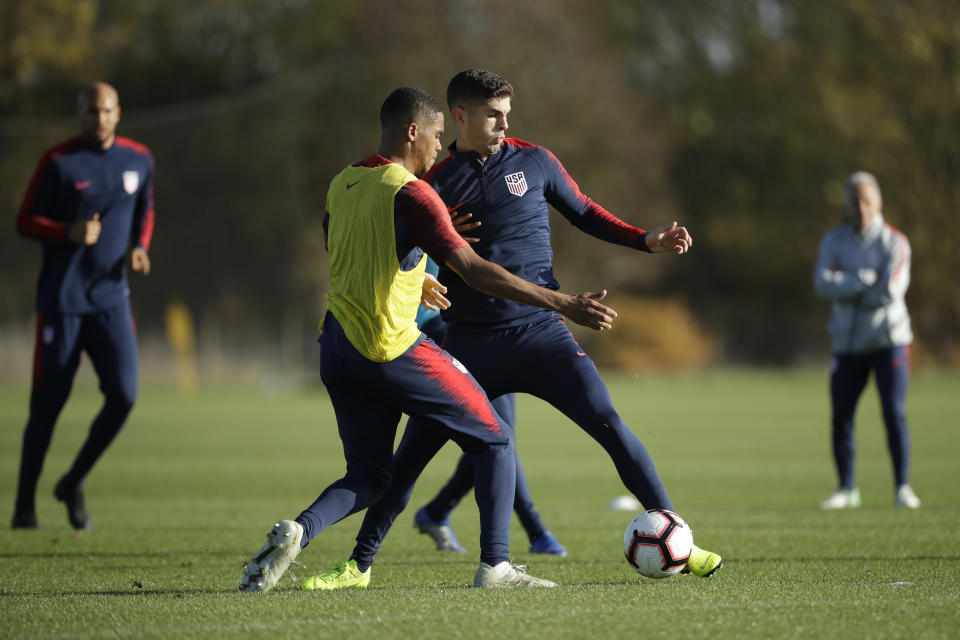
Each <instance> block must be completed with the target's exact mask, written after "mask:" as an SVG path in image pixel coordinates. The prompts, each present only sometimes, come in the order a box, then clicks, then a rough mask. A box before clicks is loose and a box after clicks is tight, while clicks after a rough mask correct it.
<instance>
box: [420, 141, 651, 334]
mask: <svg viewBox="0 0 960 640" xmlns="http://www.w3.org/2000/svg"><path fill="white" fill-rule="evenodd" d="M455 145H456V143H454V144H453V145H451V147H450V154H451V155H450V156H449V157H448V158H447V159H445V160H444V161H443V162H441V163H439V164H438V165H436V166H435V167H434V168H433V169H432V170H431V171H430V172H429V173H427V175H425V176H424V178H423V179H424V181H426V182H428V183H430V184H431V185H432V186H433V187H434V188H435V189H436V190H437V193H439V194H440V197H441V198H442V199H443V201H444V203H445V204H446V205H447V208H448V209H449V210H450V211H451V212H454V211H455V212H458V213H472V214H473V218H472V219H471V220H473V221H479V222H481V226H480V227H477V228H476V229H474V230H472V231H471V232H470V234H469V235H471V236H474V237H476V238H478V239H479V242H477V243H475V244H473V245H471V246H472V247H473V249H474V250H475V251H476V252H477V254H479V255H480V257H482V258H484V259H486V260H489V261H490V262H494V263H496V264H498V265H500V266H501V267H503V268H504V269H506V270H507V271H509V272H510V273H512V274H514V275H516V276H518V277H520V278H523V279H524V280H527V281H529V282H532V283H533V284H536V285H539V286H541V287H546V288H548V289H558V288H559V283H558V282H557V280H556V278H554V275H553V249H552V247H551V245H550V212H549V208H548V205H551V206H553V207H554V208H555V209H556V210H557V211H559V212H560V214H561V215H562V216H563V217H564V218H566V219H567V220H568V221H569V222H570V223H571V224H573V225H574V226H576V227H577V228H579V229H580V230H582V231H584V232H585V233H587V234H589V235H592V236H594V237H596V238H599V239H601V240H605V241H607V242H611V243H614V244H619V245H622V246H626V247H631V248H634V249H638V250H642V251H647V250H648V249H647V245H646V240H645V234H646V232H645V231H644V230H643V229H640V228H638V227H634V226H632V225H629V224H627V223H626V222H624V221H623V220H620V219H619V218H617V217H615V216H613V215H612V214H610V213H609V212H608V211H606V210H605V209H604V208H603V207H601V206H600V205H598V204H597V203H596V202H594V201H593V200H591V199H590V198H588V197H587V196H585V195H584V194H583V193H581V192H580V188H579V187H578V186H577V184H576V182H574V180H573V178H571V177H570V174H568V173H567V171H566V169H564V167H563V165H562V164H560V161H559V160H557V158H556V156H554V155H553V153H551V152H550V151H549V150H548V149H546V148H544V147H541V146H537V145H534V144H531V143H529V142H526V141H524V140H520V139H518V138H506V139H505V140H504V141H503V144H502V146H501V148H500V150H499V151H498V152H497V153H496V154H493V155H491V156H489V157H488V158H487V159H486V161H485V162H484V161H481V159H480V156H479V154H477V153H476V152H474V151H457V150H456V146H455ZM438 262H441V261H440V260H438ZM438 279H439V280H440V282H442V283H443V284H444V285H446V286H447V288H448V292H447V294H446V296H447V298H449V299H450V301H451V303H452V305H451V307H450V308H449V309H447V310H445V311H443V314H442V315H443V319H444V320H445V321H446V322H447V323H449V324H450V332H451V333H457V332H473V331H486V330H489V329H498V328H504V327H510V326H517V325H520V324H527V323H530V322H534V321H536V320H537V319H538V318H539V317H541V316H543V314H554V315H556V314H555V312H551V311H546V310H544V309H540V308H538V307H533V306H530V305H526V304H522V303H519V302H513V301H510V300H503V299H500V298H496V297H493V296H490V295H488V294H485V293H482V292H480V291H476V290H475V289H471V288H470V287H468V286H467V285H466V284H465V283H464V282H463V280H461V279H460V277H459V276H457V275H456V274H455V273H454V272H453V271H452V270H450V269H449V268H447V267H445V266H444V265H443V264H442V262H441V267H440V275H439V277H438Z"/></svg>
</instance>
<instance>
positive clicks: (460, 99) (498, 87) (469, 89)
mask: <svg viewBox="0 0 960 640" xmlns="http://www.w3.org/2000/svg"><path fill="white" fill-rule="evenodd" d="M512 97H513V85H512V84H510V83H509V82H507V81H506V79H505V78H504V77H503V76H501V75H497V74H496V73H493V72H492V71H487V70H486V69H465V70H463V71H461V72H460V73H458V74H457V75H455V76H453V78H452V79H451V80H450V84H448V85H447V106H448V107H450V110H451V111H453V108H454V107H458V106H459V107H462V106H464V105H465V104H468V103H474V102H484V101H486V100H491V99H494V98H512Z"/></svg>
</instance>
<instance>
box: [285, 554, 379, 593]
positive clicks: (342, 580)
mask: <svg viewBox="0 0 960 640" xmlns="http://www.w3.org/2000/svg"><path fill="white" fill-rule="evenodd" d="M370 569H371V567H367V570H366V571H363V572H361V571H360V569H358V568H357V561H356V560H347V561H346V562H341V563H340V564H338V565H337V566H335V567H334V568H333V569H330V570H329V571H324V572H323V573H321V574H320V575H318V576H311V577H309V578H307V579H306V580H304V581H303V584H302V585H301V586H302V587H303V588H304V589H306V590H308V591H314V590H321V591H332V590H333V589H346V588H348V587H356V588H358V589H366V588H367V585H369V584H370Z"/></svg>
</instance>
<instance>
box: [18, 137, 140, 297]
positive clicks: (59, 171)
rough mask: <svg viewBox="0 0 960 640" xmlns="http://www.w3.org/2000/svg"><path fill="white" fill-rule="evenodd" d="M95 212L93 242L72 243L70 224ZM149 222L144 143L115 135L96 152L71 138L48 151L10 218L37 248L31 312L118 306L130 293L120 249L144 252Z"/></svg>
mask: <svg viewBox="0 0 960 640" xmlns="http://www.w3.org/2000/svg"><path fill="white" fill-rule="evenodd" d="M95 213H99V214H100V223H101V231H100V237H99V238H98V240H97V242H96V243H95V244H92V245H79V244H76V243H74V242H71V241H70V240H69V238H68V234H69V230H70V227H71V225H73V223H75V222H77V221H79V220H83V219H90V218H92V217H93V215H94V214H95ZM153 224H154V210H153V156H152V155H151V154H150V150H149V149H148V148H147V147H145V146H144V145H142V144H140V143H138V142H134V141H133V140H130V139H129V138H122V137H119V136H118V137H117V138H116V140H115V142H114V144H113V145H112V146H111V147H110V148H109V149H101V148H99V147H97V146H93V145H90V144H89V143H88V142H86V140H85V139H84V138H83V137H81V136H77V137H75V138H71V139H70V140H67V141H66V142H64V143H62V144H59V145H57V146H55V147H52V148H51V149H48V150H47V152H46V153H44V154H43V157H41V158H40V162H39V164H38V165H37V168H36V170H35V171H34V174H33V178H32V179H31V180H30V185H29V186H28V187H27V193H26V195H25V196H24V198H23V203H22V204H21V205H20V211H19V213H18V215H17V231H19V232H20V234H21V235H23V236H26V237H29V238H36V239H38V240H40V241H41V243H42V246H43V266H42V268H41V270H40V279H39V281H38V283H37V311H41V312H59V313H71V314H72V313H91V312H96V311H101V310H104V309H109V308H111V307H115V306H117V305H119V304H121V303H123V302H124V301H125V299H126V298H127V297H128V296H129V293H130V292H129V288H128V286H127V273H126V268H125V264H124V261H125V258H126V254H127V249H129V248H130V246H138V247H141V248H143V249H144V250H149V249H150V240H151V238H152V236H153Z"/></svg>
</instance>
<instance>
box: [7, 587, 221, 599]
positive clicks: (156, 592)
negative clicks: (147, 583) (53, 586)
mask: <svg viewBox="0 0 960 640" xmlns="http://www.w3.org/2000/svg"><path fill="white" fill-rule="evenodd" d="M229 593H240V592H239V591H238V590H237V589H235V588H234V589H131V590H129V591H126V590H123V591H121V590H111V591H17V592H2V591H0V598H23V597H29V596H33V597H37V598H60V597H63V596H119V597H131V596H133V597H142V596H172V597H174V598H185V597H187V596H209V595H221V594H229Z"/></svg>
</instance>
